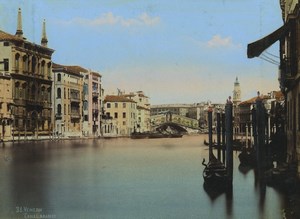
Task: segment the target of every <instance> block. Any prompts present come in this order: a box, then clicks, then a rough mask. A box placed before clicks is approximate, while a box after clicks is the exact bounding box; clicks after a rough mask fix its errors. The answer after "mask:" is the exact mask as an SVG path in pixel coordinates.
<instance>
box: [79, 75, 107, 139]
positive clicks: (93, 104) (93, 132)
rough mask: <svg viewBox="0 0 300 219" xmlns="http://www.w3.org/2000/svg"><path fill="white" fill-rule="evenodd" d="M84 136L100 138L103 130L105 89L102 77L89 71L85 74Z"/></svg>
mask: <svg viewBox="0 0 300 219" xmlns="http://www.w3.org/2000/svg"><path fill="white" fill-rule="evenodd" d="M82 74H83V79H84V82H83V130H82V131H83V135H84V136H86V137H87V136H92V137H100V136H102V135H103V130H102V112H103V92H104V90H103V88H102V80H101V79H102V75H101V74H100V73H98V72H95V71H91V70H87V71H86V72H83V73H82Z"/></svg>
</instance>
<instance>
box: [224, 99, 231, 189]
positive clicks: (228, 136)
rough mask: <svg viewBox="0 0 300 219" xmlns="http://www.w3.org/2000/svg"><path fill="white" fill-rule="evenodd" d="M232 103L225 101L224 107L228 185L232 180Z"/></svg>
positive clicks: (229, 100)
mask: <svg viewBox="0 0 300 219" xmlns="http://www.w3.org/2000/svg"><path fill="white" fill-rule="evenodd" d="M232 107H233V104H232V101H231V97H229V99H228V100H227V103H226V106H225V126H226V168H227V176H228V184H229V185H231V184H232V178H233V124H232V121H233V117H232Z"/></svg>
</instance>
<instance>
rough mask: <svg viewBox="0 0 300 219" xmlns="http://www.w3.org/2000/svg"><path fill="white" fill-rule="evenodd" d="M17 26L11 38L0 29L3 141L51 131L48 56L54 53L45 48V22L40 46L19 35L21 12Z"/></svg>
mask: <svg viewBox="0 0 300 219" xmlns="http://www.w3.org/2000/svg"><path fill="white" fill-rule="evenodd" d="M17 23H18V24H17V31H16V34H15V35H12V34H9V33H6V32H4V31H1V30H0V61H1V63H2V71H1V74H2V75H1V79H0V80H1V84H2V85H1V92H0V100H1V101H2V102H1V108H2V109H1V115H2V118H3V119H2V128H1V129H0V130H1V131H0V133H1V135H2V138H3V135H4V137H5V139H4V140H12V139H14V140H16V139H33V138H40V137H45V136H47V137H48V136H49V134H50V133H51V131H52V130H51V128H52V121H51V112H52V108H51V90H52V78H51V69H52V62H51V56H52V54H53V52H54V50H53V49H50V48H48V47H47V42H48V40H47V36H46V26H45V21H44V23H43V33H42V39H41V45H38V44H35V43H31V42H29V41H28V40H27V39H26V38H25V37H24V36H23V30H22V16H21V9H19V11H18V22H17ZM10 129H11V132H10ZM10 134H11V135H10Z"/></svg>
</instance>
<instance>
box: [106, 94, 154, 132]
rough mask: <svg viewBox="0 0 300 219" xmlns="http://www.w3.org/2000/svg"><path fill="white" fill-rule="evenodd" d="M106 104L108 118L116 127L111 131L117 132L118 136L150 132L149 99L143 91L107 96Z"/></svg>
mask: <svg viewBox="0 0 300 219" xmlns="http://www.w3.org/2000/svg"><path fill="white" fill-rule="evenodd" d="M104 104H105V114H106V118H111V119H112V121H114V123H113V124H114V125H115V127H111V130H115V134H116V135H117V136H130V134H131V133H132V132H148V131H150V104H149V98H148V97H147V96H145V95H144V93H143V92H142V91H138V92H131V93H129V94H125V93H119V94H118V95H107V96H106V97H105V99H104Z"/></svg>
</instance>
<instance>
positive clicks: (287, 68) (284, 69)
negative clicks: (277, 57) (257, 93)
mask: <svg viewBox="0 0 300 219" xmlns="http://www.w3.org/2000/svg"><path fill="white" fill-rule="evenodd" d="M294 71H295V67H293V66H292V65H291V62H290V61H289V60H288V59H285V60H282V63H281V65H280V67H279V72H278V80H279V82H280V85H281V87H286V88H289V87H290V86H291V84H292V82H293V81H294V79H295V78H294V77H293V76H292V75H293V72H294Z"/></svg>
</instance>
